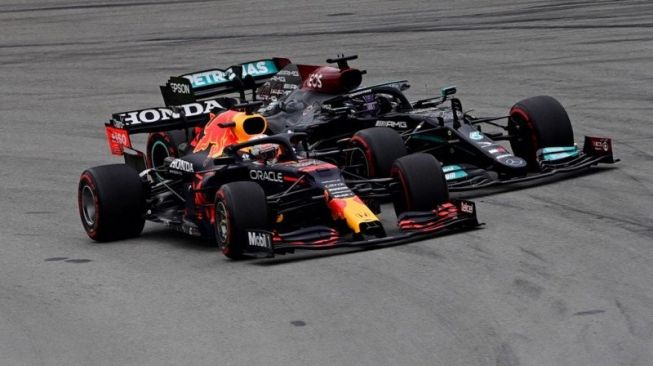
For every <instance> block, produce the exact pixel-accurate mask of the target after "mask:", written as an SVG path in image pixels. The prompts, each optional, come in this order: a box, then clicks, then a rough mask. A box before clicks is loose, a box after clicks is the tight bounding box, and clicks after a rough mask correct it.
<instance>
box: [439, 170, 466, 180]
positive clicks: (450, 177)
mask: <svg viewBox="0 0 653 366" xmlns="http://www.w3.org/2000/svg"><path fill="white" fill-rule="evenodd" d="M466 176H467V173H466V172H464V171H462V170H457V171H455V172H451V173H446V174H445V175H444V179H445V180H456V179H460V178H465V177H466Z"/></svg>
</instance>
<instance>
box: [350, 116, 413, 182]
mask: <svg viewBox="0 0 653 366" xmlns="http://www.w3.org/2000/svg"><path fill="white" fill-rule="evenodd" d="M351 141H352V143H353V144H354V148H355V150H354V152H352V158H351V159H350V161H349V162H348V163H351V164H354V163H359V164H360V162H359V161H360V159H356V158H355V157H354V155H353V154H355V153H356V148H357V149H358V151H359V152H362V153H363V155H364V158H365V159H364V160H365V163H366V164H367V175H364V174H359V175H362V176H364V177H370V178H373V177H379V178H382V177H388V176H390V171H391V169H392V164H393V163H394V161H395V160H397V159H398V158H400V157H402V156H404V155H406V145H404V140H403V139H402V138H401V136H400V135H399V134H398V133H397V132H396V131H395V130H393V129H391V128H388V127H372V128H367V129H364V130H360V131H358V132H356V134H354V136H353V137H352V138H351ZM361 173H365V172H364V171H362V170H361Z"/></svg>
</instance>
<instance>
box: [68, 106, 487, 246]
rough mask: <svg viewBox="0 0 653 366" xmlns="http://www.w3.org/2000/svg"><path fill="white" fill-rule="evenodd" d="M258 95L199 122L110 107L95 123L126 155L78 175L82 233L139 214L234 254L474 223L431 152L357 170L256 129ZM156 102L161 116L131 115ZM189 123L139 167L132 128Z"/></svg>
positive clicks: (410, 235)
mask: <svg viewBox="0 0 653 366" xmlns="http://www.w3.org/2000/svg"><path fill="white" fill-rule="evenodd" d="M216 103H217V102H216ZM259 105H260V104H254V105H253V104H248V105H238V106H234V107H233V108H231V109H229V110H226V111H225V110H223V109H222V108H218V109H219V110H221V112H220V113H217V114H210V116H209V122H208V123H204V122H202V121H200V122H190V121H189V118H188V116H183V112H182V113H181V114H180V113H179V112H178V111H177V112H175V111H172V110H170V109H165V108H162V109H150V110H146V112H144V113H141V115H140V116H138V114H139V113H140V112H139V113H136V117H135V118H131V117H129V113H126V114H118V116H119V118H114V119H112V120H111V121H110V122H109V123H107V125H106V130H107V137H108V139H109V144H110V148H111V151H112V152H113V153H114V154H116V155H123V156H124V159H125V164H114V165H105V166H98V167H94V168H90V169H88V170H85V171H84V172H83V173H82V175H81V178H80V181H79V190H78V200H79V213H80V217H81V221H82V224H83V227H84V229H85V230H86V233H87V234H88V236H89V237H91V238H92V239H94V240H97V241H109V240H116V239H121V238H128V237H133V236H136V235H139V234H140V233H141V231H142V229H143V226H144V222H145V221H146V220H149V221H153V222H159V223H163V224H166V225H167V226H169V227H171V228H173V229H176V230H179V231H182V232H185V233H188V234H190V235H196V236H204V237H207V238H209V239H211V240H212V241H214V242H215V243H216V244H217V245H219V246H220V247H221V248H222V251H223V253H224V254H225V255H226V256H228V257H230V258H240V257H242V256H247V255H251V256H259V257H272V256H274V254H277V253H287V252H293V251H294V250H296V249H328V248H335V247H344V246H371V245H377V244H381V243H389V242H393V243H394V242H401V241H406V240H415V239H418V238H421V237H426V236H429V235H434V234H437V233H441V232H443V231H450V230H454V229H462V228H467V227H475V226H477V225H478V221H477V219H476V210H475V207H474V204H473V203H472V202H469V201H462V200H458V201H452V200H450V199H449V195H448V190H447V186H446V184H445V181H444V174H443V172H442V169H441V167H440V164H439V163H438V162H437V160H436V159H435V158H433V156H431V155H428V154H413V155H410V156H404V157H400V158H398V159H396V160H395V161H394V162H393V164H392V169H391V172H390V174H389V176H388V177H387V178H376V179H370V178H361V177H360V175H359V174H355V173H348V172H342V171H341V170H340V169H339V168H338V167H336V166H335V165H333V164H330V163H328V162H325V161H321V160H318V159H315V158H311V157H309V153H308V151H307V150H306V145H307V144H306V143H305V142H303V140H304V139H305V138H306V136H305V135H304V134H295V133H293V134H277V135H274V136H265V135H261V133H262V132H264V131H266V130H267V128H268V125H267V121H266V119H265V117H263V116H261V115H260V114H256V113H253V112H252V108H257V107H258V106H259ZM153 111H155V112H153ZM168 111H170V112H168ZM155 113H159V114H160V115H162V114H165V115H166V116H167V117H166V119H165V120H163V121H161V120H159V121H150V122H143V121H138V120H137V119H138V118H140V119H141V120H145V119H147V118H150V119H151V118H152V116H153V115H154V114H155ZM120 116H122V117H120ZM125 116H126V117H125ZM199 125H203V127H201V128H200V130H201V131H200V132H199V133H197V134H196V136H195V137H194V138H193V139H192V143H189V146H190V148H188V149H186V150H187V152H186V153H184V154H183V155H180V156H178V157H175V156H168V157H164V158H163V160H162V162H161V164H159V165H157V166H154V167H149V168H148V167H147V165H148V164H147V162H146V161H145V154H144V153H142V152H139V151H137V150H135V149H134V148H133V147H132V144H131V140H130V135H131V134H133V133H139V132H142V133H157V132H163V131H169V130H175V129H180V128H181V127H189V129H192V128H194V127H196V126H199ZM382 200H392V201H393V203H394V208H395V213H396V215H397V218H396V225H393V227H392V228H389V227H387V225H385V226H384V225H383V224H382V222H381V219H380V218H379V216H377V215H378V214H379V213H380V207H381V205H380V202H381V201H382ZM386 221H387V220H386Z"/></svg>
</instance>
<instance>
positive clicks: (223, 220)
mask: <svg viewBox="0 0 653 366" xmlns="http://www.w3.org/2000/svg"><path fill="white" fill-rule="evenodd" d="M215 233H216V238H217V239H218V244H221V245H226V242H227V237H228V235H229V218H228V217H227V208H226V207H225V206H224V203H222V202H218V203H216V205H215Z"/></svg>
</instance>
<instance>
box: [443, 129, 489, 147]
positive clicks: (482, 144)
mask: <svg viewBox="0 0 653 366" xmlns="http://www.w3.org/2000/svg"><path fill="white" fill-rule="evenodd" d="M449 132H451V131H449ZM476 144H478V146H480V147H483V148H485V147H490V146H492V145H493V143H491V142H489V141H479V142H477V143H476Z"/></svg>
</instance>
